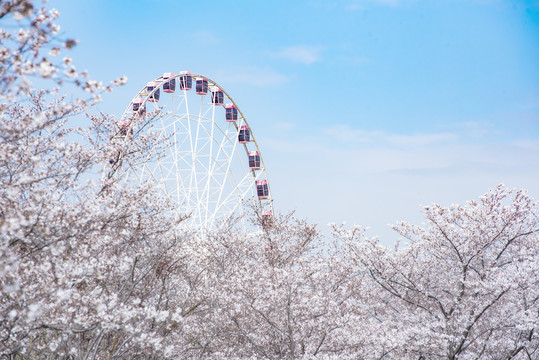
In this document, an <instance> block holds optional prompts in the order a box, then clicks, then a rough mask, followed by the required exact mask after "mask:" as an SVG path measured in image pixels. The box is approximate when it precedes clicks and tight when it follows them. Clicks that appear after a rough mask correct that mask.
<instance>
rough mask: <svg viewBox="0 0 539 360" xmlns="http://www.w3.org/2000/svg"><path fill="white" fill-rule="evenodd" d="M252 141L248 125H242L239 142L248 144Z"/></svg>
mask: <svg viewBox="0 0 539 360" xmlns="http://www.w3.org/2000/svg"><path fill="white" fill-rule="evenodd" d="M249 141H251V133H250V131H249V127H248V126H247V125H242V126H241V127H240V132H239V133H238V142H239V143H240V144H246V143H248V142H249Z"/></svg>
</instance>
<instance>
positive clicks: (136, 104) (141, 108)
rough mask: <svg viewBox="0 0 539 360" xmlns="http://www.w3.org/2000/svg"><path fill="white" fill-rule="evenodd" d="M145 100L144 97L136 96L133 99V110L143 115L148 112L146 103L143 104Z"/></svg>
mask: <svg viewBox="0 0 539 360" xmlns="http://www.w3.org/2000/svg"><path fill="white" fill-rule="evenodd" d="M143 102H144V99H143V98H140V97H139V98H136V99H135V100H133V112H134V113H138V114H139V115H142V114H144V113H145V112H146V105H143V104H142V103H143Z"/></svg>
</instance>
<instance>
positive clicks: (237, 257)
mask: <svg viewBox="0 0 539 360" xmlns="http://www.w3.org/2000/svg"><path fill="white" fill-rule="evenodd" d="M44 3H45V1H43V3H39V6H38V5H37V4H38V1H30V0H12V1H3V2H1V3H0V21H1V23H2V29H0V357H1V358H5V359H50V358H54V359H77V360H79V359H80V360H91V359H177V358H205V359H223V358H229V359H282V358H285V359H357V358H364V359H382V358H394V359H404V358H410V359H412V358H413V359H418V358H422V359H441V358H447V359H457V358H458V359H467V358H485V359H498V358H499V359H501V358H504V359H510V358H523V359H526V358H528V359H533V358H537V357H538V356H539V350H538V346H539V339H538V336H537V324H538V322H539V321H538V320H539V319H538V310H539V306H538V305H539V275H538V274H539V254H538V251H539V246H538V245H539V244H538V235H537V234H538V230H539V221H538V214H539V213H538V206H537V203H535V202H534V201H533V200H531V199H530V198H529V197H528V195H527V194H526V193H525V192H523V191H514V190H509V189H506V188H505V187H502V186H500V187H498V188H496V189H494V190H492V191H490V192H489V193H487V194H486V195H485V196H483V197H482V198H481V199H480V201H478V202H475V201H472V202H470V203H468V204H467V205H466V206H452V207H449V208H444V207H441V206H439V205H433V206H431V207H427V208H426V209H425V216H426V219H427V221H428V224H427V225H426V226H424V227H419V226H414V225H410V224H407V223H402V224H399V225H398V226H396V227H395V229H396V230H397V231H398V232H399V233H400V234H401V235H402V236H403V237H404V238H405V239H407V240H408V243H407V244H406V246H404V247H402V248H396V249H395V250H390V249H387V248H385V247H382V246H381V245H380V244H379V243H378V242H377V241H376V240H374V239H369V238H367V237H366V236H365V233H364V232H363V231H362V230H361V229H360V228H352V229H351V230H346V229H344V228H342V227H335V228H334V230H335V235H336V239H335V241H334V242H331V241H329V240H328V239H324V238H322V237H321V236H320V235H319V233H318V230H317V229H316V227H315V226H312V225H310V224H308V223H307V222H305V221H302V220H298V219H296V218H295V217H294V216H293V215H290V214H289V215H284V216H275V217H274V218H273V219H272V221H270V222H269V223H268V221H267V219H264V221H262V219H261V218H260V217H259V216H257V211H256V209H255V210H254V211H253V222H254V223H255V225H256V226H255V227H254V228H255V229H263V230H258V231H252V232H247V233H245V232H244V231H242V230H241V229H240V228H239V227H238V226H236V224H235V222H234V221H231V222H230V223H228V224H223V226H222V227H221V228H220V229H219V230H218V231H215V232H213V233H207V234H205V235H204V236H201V234H200V232H191V231H190V230H189V229H187V228H184V227H182V226H181V223H182V220H183V218H182V217H177V216H175V215H173V214H175V212H174V211H172V210H173V205H172V204H170V203H169V202H168V201H167V200H166V199H163V198H161V197H160V196H159V192H158V191H155V189H153V188H152V187H151V185H140V186H130V185H127V184H125V183H120V182H118V181H116V178H117V176H116V171H117V169H119V168H120V167H121V166H125V164H136V163H138V162H140V161H144V159H148V156H149V153H153V152H148V149H149V147H155V146H156V145H159V143H158V141H159V140H158V139H155V138H152V137H151V135H148V134H146V135H145V134H144V131H140V132H138V133H135V134H133V133H131V130H132V128H129V127H128V128H125V127H122V126H123V125H122V126H120V125H121V124H120V123H119V122H118V120H117V119H116V118H114V117H113V116H110V115H106V114H99V115H95V114H91V113H90V112H89V110H90V108H91V107H92V105H93V104H95V103H96V102H99V101H100V97H101V95H102V94H103V93H105V92H108V91H111V90H112V88H113V87H114V86H118V85H122V84H124V83H125V82H126V78H125V77H121V78H119V79H118V80H115V81H112V82H111V83H110V84H108V85H103V84H102V83H101V82H98V81H94V80H91V79H90V78H89V76H88V74H87V73H85V72H79V71H77V69H76V68H75V65H74V64H73V61H72V60H71V59H70V58H69V57H66V56H62V55H61V54H63V53H65V52H67V51H69V49H71V48H72V47H73V46H75V45H76V43H77V42H76V41H75V40H72V39H64V38H62V35H61V32H60V28H59V26H58V25H57V24H56V23H55V20H56V19H57V17H58V16H59V13H58V12H57V11H56V10H54V9H48V8H47V7H46V6H45V5H44ZM65 92H69V93H70V97H69V99H70V100H69V101H67V100H66V97H65V96H64V95H63V94H64V93H65ZM76 94H79V95H78V97H77V95H76ZM149 116H159V114H158V112H157V113H156V114H151V115H149ZM130 120H131V122H135V121H136V116H135V115H134V118H133V119H130ZM156 156H158V155H156ZM104 164H108V165H105V166H104ZM104 167H105V169H106V171H104V172H103V170H102V169H103V168H104ZM102 174H104V175H102Z"/></svg>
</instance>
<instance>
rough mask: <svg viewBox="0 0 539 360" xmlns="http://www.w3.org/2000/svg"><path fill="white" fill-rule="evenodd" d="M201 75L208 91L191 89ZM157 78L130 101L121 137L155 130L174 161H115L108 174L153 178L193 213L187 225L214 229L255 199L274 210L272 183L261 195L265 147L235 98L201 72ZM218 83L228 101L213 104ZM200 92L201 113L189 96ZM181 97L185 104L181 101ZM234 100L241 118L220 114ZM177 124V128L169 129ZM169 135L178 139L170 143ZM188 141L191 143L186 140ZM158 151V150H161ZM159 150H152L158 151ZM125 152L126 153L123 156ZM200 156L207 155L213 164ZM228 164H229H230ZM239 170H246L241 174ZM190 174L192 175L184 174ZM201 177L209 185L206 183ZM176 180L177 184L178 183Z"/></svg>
mask: <svg viewBox="0 0 539 360" xmlns="http://www.w3.org/2000/svg"><path fill="white" fill-rule="evenodd" d="M165 75H166V74H165ZM186 75H188V76H191V79H192V88H191V89H190V90H181V89H180V78H181V77H182V76H186ZM196 79H204V80H205V81H207V84H208V91H207V93H206V94H205V95H198V94H193V95H190V94H188V92H193V93H194V92H196ZM171 80H174V81H175V82H176V89H175V92H173V93H165V92H164V91H163V85H164V84H165V83H167V82H169V81H171ZM153 83H154V84H155V87H154V88H153V89H152V90H151V91H148V90H147V86H144V87H143V88H142V89H141V90H140V91H139V92H138V93H137V95H135V97H133V99H132V100H131V102H130V103H129V105H128V106H127V108H126V110H125V111H124V113H123V115H122V117H121V121H128V123H129V130H128V131H126V133H125V134H121V135H120V136H121V140H122V143H123V146H124V147H125V146H126V145H128V143H129V142H130V141H131V139H132V137H130V136H133V135H132V134H133V133H134V131H142V130H144V131H153V132H154V133H155V134H156V135H157V138H161V140H162V141H163V142H164V143H165V144H167V145H168V146H165V148H163V151H164V153H166V154H167V156H168V155H170V156H169V158H170V159H172V161H170V159H169V158H166V159H158V160H155V161H154V162H151V163H145V162H144V163H142V164H139V165H133V164H124V165H123V166H122V170H120V167H116V168H115V169H114V166H111V167H110V168H109V172H108V173H109V175H108V177H109V178H112V177H118V176H120V174H117V173H121V174H122V175H123V176H124V177H125V179H128V178H129V181H131V182H132V181H133V175H134V176H135V177H136V178H137V180H138V182H139V184H141V183H144V182H147V181H152V182H153V183H154V184H155V185H157V187H159V188H160V190H161V192H162V194H163V195H164V196H166V197H167V198H168V199H169V200H171V201H173V202H174V203H176V204H177V205H178V208H177V210H178V213H180V214H181V215H190V217H189V218H188V219H187V220H186V221H184V222H183V224H184V225H187V226H190V227H194V228H196V229H201V228H202V229H205V230H212V229H216V228H218V227H219V226H223V224H225V223H226V222H227V220H229V219H231V218H232V217H234V216H239V217H240V218H241V217H242V216H243V215H244V212H243V205H244V204H245V203H246V202H247V203H248V202H249V201H251V200H253V201H255V203H254V204H253V205H254V206H255V207H256V208H258V209H260V212H261V213H264V212H266V213H267V212H269V213H270V214H273V199H272V197H271V190H270V187H269V183H267V197H265V198H262V199H261V198H260V197H258V196H257V185H256V183H257V180H266V181H267V180H268V176H267V172H266V167H265V165H264V161H263V158H262V152H261V151H260V147H259V145H258V142H257V141H256V138H255V136H254V133H253V130H252V128H251V126H250V125H249V123H248V122H247V119H246V117H245V116H244V114H243V112H242V111H241V109H240V108H239V106H238V104H237V103H236V102H235V101H234V99H233V98H232V97H231V96H230V95H229V94H228V93H227V92H226V91H225V90H224V89H223V88H222V87H221V86H220V85H219V84H217V83H216V82H215V81H213V80H212V79H210V78H208V77H206V76H204V75H200V74H192V73H188V72H182V73H180V74H170V76H168V77H167V78H164V76H160V77H158V78H156V79H155V80H153ZM215 87H217V88H218V89H219V90H220V91H221V92H222V93H223V97H224V101H223V104H222V105H215V104H213V103H212V98H211V96H212V95H211V94H212V92H211V91H210V89H214V88H215ZM157 92H159V93H160V99H159V101H158V102H153V101H151V99H152V98H153V97H154V94H156V93H157ZM195 96H200V98H201V99H200V104H199V105H196V104H195V106H194V107H197V108H198V114H191V112H190V111H191V109H190V104H189V98H193V97H195ZM164 98H167V101H168V102H167V105H168V106H169V107H171V109H167V108H165V107H162V106H160V105H159V104H160V102H161V100H163V99H164ZM141 99H142V101H141ZM137 100H138V101H139V103H140V107H141V109H145V111H144V113H143V114H142V115H141V114H140V113H138V112H134V111H133V103H134V102H135V101H137ZM175 100H176V101H178V102H179V103H178V104H175ZM161 103H162V102H161ZM230 104H232V105H233V106H234V107H235V108H236V109H237V112H238V118H237V121H226V120H225V116H224V111H223V114H222V116H220V117H219V115H216V112H217V110H218V108H219V107H222V108H223V109H224V108H225V106H226V105H230ZM182 106H184V107H185V110H186V111H185V113H181V112H179V111H178V110H179V109H180V107H182ZM148 107H153V110H155V111H156V114H155V115H154V116H153V117H152V116H151V115H150V114H151V111H150V109H148ZM208 112H211V114H208ZM136 114H138V115H136ZM171 119H172V122H170V120H171ZM207 125H209V127H208V126H207ZM171 126H172V131H170V130H171V129H170V128H169V127H171ZM242 126H247V128H248V129H249V132H250V141H249V142H248V143H239V141H238V135H239V133H240V129H241V128H242ZM137 127H138V128H137ZM130 134H131V135H130ZM135 136H136V135H135ZM167 138H168V139H173V141H172V142H170V141H169V140H167ZM187 141H188V142H189V144H185V143H186V142H187ZM199 143H202V144H199ZM208 145H209V148H208ZM240 145H241V146H240ZM184 147H186V148H184ZM241 148H243V152H242V151H241ZM152 150H153V151H155V153H156V152H157V149H152ZM250 151H257V153H258V155H259V157H260V168H257V169H252V168H250V167H249V152H250ZM155 153H152V155H153V156H155ZM121 156H122V155H121V154H120V155H119V157H121ZM150 157H151V156H148V158H150ZM200 158H206V160H207V166H206V164H205V163H204V162H203V161H200V160H199V159H200ZM223 165H225V166H226V167H225V168H224V169H223ZM189 167H190V168H189ZM238 169H241V171H242V172H241V173H240V174H238ZM223 170H224V172H223ZM186 173H187V174H188V179H186V178H184V175H185V174H186ZM120 177H121V176H120ZM126 181H127V180H126ZM201 181H202V182H203V183H205V184H201ZM173 183H175V184H174V186H175V189H174V188H173V187H172V184H173ZM219 186H220V188H219ZM217 194H218V195H217ZM249 196H250V197H251V198H249Z"/></svg>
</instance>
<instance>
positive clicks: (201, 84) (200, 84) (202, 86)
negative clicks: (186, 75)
mask: <svg viewBox="0 0 539 360" xmlns="http://www.w3.org/2000/svg"><path fill="white" fill-rule="evenodd" d="M195 88H196V92H197V94H198V95H206V94H207V93H208V80H206V79H204V78H200V77H198V78H196V79H195Z"/></svg>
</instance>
